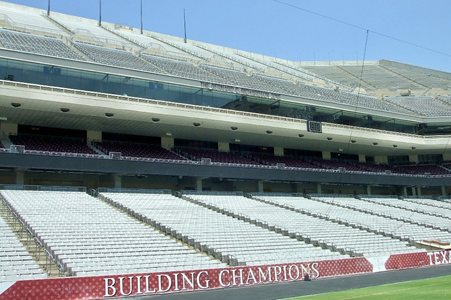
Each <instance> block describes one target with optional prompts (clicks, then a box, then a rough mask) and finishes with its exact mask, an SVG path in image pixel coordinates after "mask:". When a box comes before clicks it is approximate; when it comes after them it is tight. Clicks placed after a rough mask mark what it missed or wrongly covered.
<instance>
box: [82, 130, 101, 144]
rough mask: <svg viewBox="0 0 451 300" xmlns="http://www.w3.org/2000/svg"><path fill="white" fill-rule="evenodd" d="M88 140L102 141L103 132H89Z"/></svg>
mask: <svg viewBox="0 0 451 300" xmlns="http://www.w3.org/2000/svg"><path fill="white" fill-rule="evenodd" d="M86 138H87V139H88V140H91V141H99V142H101V141H102V132H101V131H87V132H86Z"/></svg>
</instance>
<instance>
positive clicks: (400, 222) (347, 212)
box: [285, 196, 451, 242]
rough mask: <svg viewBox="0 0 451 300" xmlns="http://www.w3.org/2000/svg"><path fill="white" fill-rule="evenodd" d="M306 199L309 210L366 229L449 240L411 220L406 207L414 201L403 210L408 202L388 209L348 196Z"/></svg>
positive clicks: (443, 232)
mask: <svg viewBox="0 0 451 300" xmlns="http://www.w3.org/2000/svg"><path fill="white" fill-rule="evenodd" d="M381 200H383V201H388V202H391V201H395V200H396V199H393V198H390V199H388V198H386V199H385V200H384V199H381ZM293 201H294V200H293ZM304 201H306V200H304V199H303V200H301V201H300V202H302V203H304ZM309 201H313V202H316V206H315V208H312V207H310V208H309V209H310V210H311V211H312V212H313V211H314V212H317V213H318V212H320V213H322V214H325V213H327V215H328V216H329V217H330V218H331V219H332V218H333V219H335V220H336V221H340V222H348V223H349V225H351V226H355V227H362V226H363V228H364V229H366V230H370V231H374V232H377V233H379V234H384V235H387V236H392V237H395V238H399V239H404V240H406V239H409V240H413V241H421V240H425V239H439V240H442V241H447V242H451V233H450V232H449V231H447V230H443V229H440V228H437V227H436V228H432V227H431V226H425V224H424V223H421V222H420V223H418V222H415V221H414V220H413V219H411V218H410V215H411V214H412V211H411V210H409V209H410V208H414V207H415V205H416V204H414V202H412V203H411V205H410V208H409V209H407V208H408V205H406V204H405V205H404V208H402V209H401V210H400V209H398V210H392V209H391V208H392V207H390V206H385V207H384V206H383V205H376V204H374V203H372V202H366V201H362V200H358V199H355V198H350V197H316V196H313V197H312V200H309ZM422 201H426V200H422ZM429 201H433V200H428V202H429ZM285 202H287V203H289V204H293V202H292V201H286V200H285ZM293 205H294V204H293ZM302 205H304V204H302ZM427 205H428V204H427V203H424V207H427ZM449 209H451V208H449ZM425 211H426V210H425ZM442 211H443V210H442ZM442 222H448V223H449V219H448V220H446V219H443V220H442Z"/></svg>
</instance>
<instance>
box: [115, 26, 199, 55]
mask: <svg viewBox="0 0 451 300" xmlns="http://www.w3.org/2000/svg"><path fill="white" fill-rule="evenodd" d="M110 30H112V31H113V32H114V33H116V34H117V35H120V36H122V37H123V38H125V39H127V40H129V41H131V42H133V43H135V44H138V45H140V46H141V47H142V48H145V49H146V50H145V51H144V52H146V51H149V52H150V53H152V54H155V55H158V56H165V57H169V58H173V59H182V60H193V59H196V60H197V58H196V57H194V56H192V55H190V54H188V53H186V52H184V51H182V50H179V49H177V48H175V47H172V46H169V45H167V44H165V43H163V42H160V41H159V40H157V39H154V38H151V37H150V36H148V35H146V34H139V33H135V32H132V31H128V30H123V31H119V30H116V29H110Z"/></svg>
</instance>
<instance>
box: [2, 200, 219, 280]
mask: <svg viewBox="0 0 451 300" xmlns="http://www.w3.org/2000/svg"><path fill="white" fill-rule="evenodd" d="M1 194H2V195H3V197H4V198H5V199H6V201H7V202H8V204H9V205H10V206H11V207H12V208H13V209H14V211H15V212H16V213H17V214H18V215H19V217H20V219H21V220H23V221H24V222H25V223H26V224H27V226H28V228H29V230H30V231H31V232H33V234H34V236H35V237H36V238H37V239H38V240H39V241H40V242H41V243H42V245H44V247H45V250H46V251H47V252H48V253H50V255H51V256H52V258H53V259H55V260H56V261H57V263H58V264H59V265H60V268H61V269H60V272H63V273H66V274H68V275H75V276H84V275H86V276H88V275H89V276H92V275H101V274H127V273H143V272H157V271H158V272H161V271H180V270H189V269H208V268H217V267H224V266H225V265H224V264H221V263H220V262H218V261H216V260H212V259H210V258H209V257H207V256H204V255H201V254H199V253H196V252H195V251H194V250H192V249H189V248H188V247H186V246H183V245H181V244H179V243H176V242H175V241H174V240H171V239H170V237H167V236H165V235H164V234H162V233H160V232H158V231H156V230H154V229H152V228H150V227H149V226H147V225H144V224H142V223H140V222H139V221H137V220H135V219H133V218H131V217H129V216H126V215H125V214H123V213H121V212H119V211H117V210H116V209H114V208H113V207H111V206H109V205H107V204H106V203H104V202H102V201H99V200H98V199H95V198H93V197H91V196H89V195H87V194H85V193H81V192H55V191H52V192H47V191H1Z"/></svg>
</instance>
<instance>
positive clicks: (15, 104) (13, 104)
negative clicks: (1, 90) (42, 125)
mask: <svg viewBox="0 0 451 300" xmlns="http://www.w3.org/2000/svg"><path fill="white" fill-rule="evenodd" d="M11 105H12V106H13V107H21V106H22V104H20V103H18V102H12V103H11Z"/></svg>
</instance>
